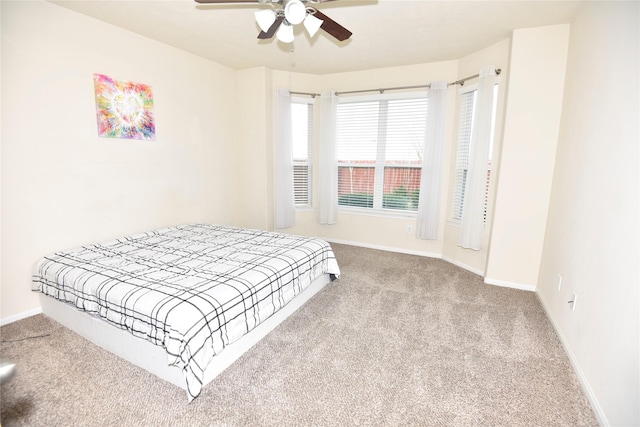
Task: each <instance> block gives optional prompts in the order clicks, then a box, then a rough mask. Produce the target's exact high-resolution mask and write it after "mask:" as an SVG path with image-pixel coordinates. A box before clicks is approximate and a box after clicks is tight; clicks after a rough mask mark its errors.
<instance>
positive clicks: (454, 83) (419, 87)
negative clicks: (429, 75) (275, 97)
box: [289, 68, 502, 98]
mask: <svg viewBox="0 0 640 427" xmlns="http://www.w3.org/2000/svg"><path fill="white" fill-rule="evenodd" d="M501 72H502V70H501V69H500V68H496V76H498V75H500V73H501ZM478 77H480V74H474V75H473V76H469V77H465V78H464V79H460V80H456V81H455V82H452V83H447V86H455V85H461V86H464V83H465V82H466V81H467V80H471V79H475V78H478ZM430 87H431V85H430V84H428V85H417V86H398V87H387V88H380V89H362V90H350V91H347V92H336V96H338V95H348V94H354V93H364V92H380V93H384V92H385V91H387V90H405V89H425V88H426V89H428V88H430ZM289 93H290V94H291V95H305V96H310V97H312V98H315V97H316V96H320V94H319V93H313V92H293V91H289Z"/></svg>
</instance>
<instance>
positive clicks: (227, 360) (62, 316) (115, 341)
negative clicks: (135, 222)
mask: <svg viewBox="0 0 640 427" xmlns="http://www.w3.org/2000/svg"><path fill="white" fill-rule="evenodd" d="M330 281H331V280H330V276H329V275H328V274H325V275H323V276H322V277H320V278H318V279H316V280H315V281H314V282H313V283H311V285H309V286H308V287H307V288H306V289H305V290H304V291H302V292H301V293H300V294H299V295H297V296H296V297H295V298H294V299H293V300H291V301H290V302H289V303H288V304H287V305H285V306H284V307H283V308H282V309H280V310H279V311H277V312H276V313H274V314H273V315H272V316H271V317H269V318H268V319H267V320H265V321H264V322H262V323H261V324H259V325H258V326H256V327H255V328H254V329H253V330H252V331H251V332H249V333H248V334H247V335H245V336H243V337H242V338H240V339H239V340H237V341H236V342H234V343H232V344H230V345H228V346H227V347H225V349H224V350H223V351H222V352H221V353H220V354H219V355H217V356H216V357H214V359H213V361H212V362H211V363H210V364H209V366H208V367H207V368H206V370H205V374H204V383H203V384H202V385H203V387H204V386H205V385H206V384H208V383H210V382H211V381H212V380H213V379H214V378H215V377H216V376H218V375H219V374H220V373H221V372H222V371H224V370H225V369H226V368H228V367H229V366H230V365H231V364H232V363H233V362H235V361H236V360H237V359H238V358H239V357H240V356H242V355H243V354H244V353H245V352H246V351H247V350H249V349H250V348H251V347H253V346H254V345H255V344H256V343H257V342H258V341H260V340H261V339H262V338H264V337H265V336H266V335H267V334H268V333H269V332H271V331H272V330H273V329H275V327H276V326H278V325H279V324H280V323H282V322H283V321H284V320H285V319H286V318H287V317H289V316H290V315H291V314H293V313H294V312H295V311H296V310H297V309H298V308H300V307H302V306H303V305H304V304H305V303H306V302H307V301H308V300H309V299H311V297H313V296H314V295H315V294H317V293H318V292H319V291H320V290H321V289H322V288H324V286H325V285H327V284H328V283H329V282H330ZM40 304H41V306H42V312H43V313H44V314H45V315H47V316H49V317H51V318H52V319H54V320H56V321H57V322H59V323H61V324H63V325H64V326H66V327H67V328H69V329H71V330H72V331H74V332H76V333H78V334H79V335H81V336H83V337H84V338H86V339H88V340H89V341H91V342H93V343H94V344H96V345H98V346H100V347H102V348H104V349H105V350H107V351H110V352H111V353H114V354H116V355H118V356H120V357H122V358H123V359H125V360H127V361H129V362H131V363H133V364H134V365H137V366H139V367H141V368H143V369H145V370H147V371H149V372H151V373H152V374H154V375H156V376H158V377H160V378H162V379H163V380H166V381H169V382H170V383H172V384H175V385H177V386H178V387H180V388H182V389H185V390H186V389H187V385H186V383H185V380H184V376H183V375H182V371H181V370H180V369H179V368H177V367H174V366H169V365H168V364H167V363H168V361H167V359H168V357H167V353H166V351H165V349H164V348H163V347H162V346H158V345H154V344H152V343H151V342H149V341H146V340H145V339H143V338H138V337H136V336H134V335H133V334H131V333H130V332H129V331H127V330H124V329H120V328H118V327H116V326H114V325H112V324H110V323H108V322H107V321H105V320H103V319H102V318H100V317H98V316H95V315H91V314H89V313H86V312H83V311H80V310H77V309H75V308H74V307H73V306H72V305H71V304H68V303H64V302H61V301H58V300H56V299H55V298H51V297H48V296H46V295H44V294H40Z"/></svg>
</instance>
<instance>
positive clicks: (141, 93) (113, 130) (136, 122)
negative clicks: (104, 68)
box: [93, 74, 156, 140]
mask: <svg viewBox="0 0 640 427" xmlns="http://www.w3.org/2000/svg"><path fill="white" fill-rule="evenodd" d="M93 82H94V87H95V92H96V113H97V116H98V136H102V137H107V138H126V139H144V140H155V139H156V127H155V123H154V120H153V93H152V92H151V87H150V86H148V85H145V84H141V83H134V82H127V81H120V80H115V79H113V78H111V77H108V76H105V75H103V74H94V75H93Z"/></svg>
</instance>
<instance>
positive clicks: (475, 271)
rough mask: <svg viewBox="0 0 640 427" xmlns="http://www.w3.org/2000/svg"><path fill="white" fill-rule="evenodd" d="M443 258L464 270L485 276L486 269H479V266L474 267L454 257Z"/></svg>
mask: <svg viewBox="0 0 640 427" xmlns="http://www.w3.org/2000/svg"><path fill="white" fill-rule="evenodd" d="M442 259H443V260H445V261H447V262H448V263H451V264H453V265H455V266H456V267H460V268H462V269H464V270H467V271H470V272H472V273H474V274H477V275H478V276H484V271H481V270H478V269H477V268H473V267H471V266H469V265H467V264H465V263H462V262H460V261H457V260H455V259H452V258H448V257H442Z"/></svg>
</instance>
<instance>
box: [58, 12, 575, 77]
mask: <svg viewBox="0 0 640 427" xmlns="http://www.w3.org/2000/svg"><path fill="white" fill-rule="evenodd" d="M53 3H55V4H58V5H60V6H62V7H65V8H68V9H71V10H74V11H77V12H79V13H82V14H85V15H88V16H91V17H94V18H96V19H99V20H101V21H104V22H107V23H110V24H113V25H115V26H118V27H121V28H124V29H127V30H130V31H133V32H135V33H139V34H141V35H144V36H146V37H150V38H152V39H155V40H158V41H161V42H163V43H166V44H168V45H171V46H174V47H177V48H179V49H182V50H185V51H188V52H192V53H194V54H196V55H199V56H202V57H204V58H208V59H211V60H213V61H215V62H217V63H220V64H223V65H226V66H229V67H231V68H234V69H243V68H250V67H256V66H266V67H268V68H272V69H276V70H292V71H297V72H303V73H313V74H328V73H337V72H346V71H356V70H363V69H370V68H382V67H390V66H399V65H410V64H418V63H428V62H437V61H444V60H452V59H459V58H461V57H463V56H465V55H468V54H470V53H472V52H475V51H477V50H480V49H482V48H485V47H487V46H489V45H491V44H492V43H495V42H498V41H500V40H504V39H506V38H508V37H509V36H510V34H511V31H512V30H513V29H516V28H527V27H536V26H544V25H554V24H562V23H568V22H571V21H572V18H573V16H574V14H575V11H576V8H577V7H578V4H579V2H567V1H425V0H377V1H376V0H361V1H359V0H337V1H333V2H327V3H323V4H321V5H320V6H318V9H319V10H321V11H322V12H323V13H324V14H325V15H327V16H329V17H331V18H332V19H333V20H335V21H337V22H338V23H340V24H341V25H343V26H345V27H346V28H348V29H349V30H351V31H352V32H353V36H352V37H351V38H350V39H349V40H346V41H344V42H337V41H335V40H334V39H333V38H332V37H330V36H329V35H328V34H327V33H325V32H324V31H322V30H321V31H319V32H318V34H316V36H315V37H314V38H313V39H310V38H309V36H308V35H307V34H306V32H304V28H303V27H302V26H301V25H299V26H297V28H296V31H295V34H296V38H295V42H294V43H293V44H291V45H287V44H284V43H281V42H279V41H278V40H277V39H276V38H275V37H274V38H273V39H270V40H258V39H257V38H256V36H257V34H258V33H259V32H260V28H259V27H258V25H257V24H256V22H255V19H254V16H253V13H254V12H255V11H257V10H260V9H264V8H267V7H270V6H263V5H259V4H257V3H243V4H234V5H200V4H198V3H195V2H194V1H193V0H174V1H171V0H167V1H156V0H143V1H116V0H93V1H78V0H74V1H55V2H53Z"/></svg>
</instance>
